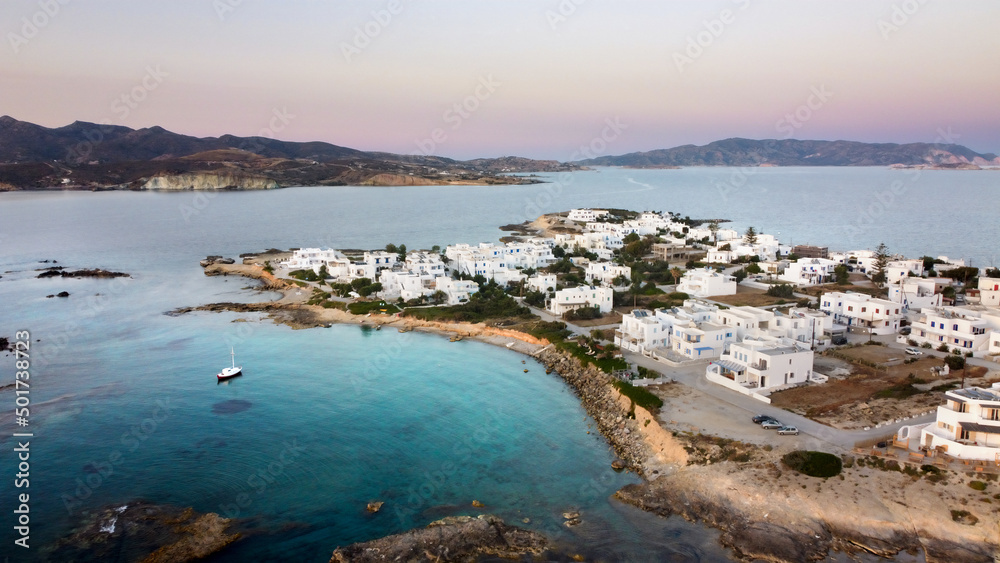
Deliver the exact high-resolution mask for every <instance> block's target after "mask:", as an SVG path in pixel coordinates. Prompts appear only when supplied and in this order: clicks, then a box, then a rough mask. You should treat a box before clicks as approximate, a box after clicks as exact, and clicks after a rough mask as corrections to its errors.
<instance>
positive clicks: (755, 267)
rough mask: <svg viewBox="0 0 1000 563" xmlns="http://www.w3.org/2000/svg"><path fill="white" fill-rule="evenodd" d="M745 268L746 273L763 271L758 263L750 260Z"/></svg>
mask: <svg viewBox="0 0 1000 563" xmlns="http://www.w3.org/2000/svg"><path fill="white" fill-rule="evenodd" d="M746 270H747V273H748V274H759V273H761V272H763V271H764V270H762V269H761V268H760V266H759V265H758V264H757V263H756V262H751V263H750V264H749V265H748V266H747V267H746Z"/></svg>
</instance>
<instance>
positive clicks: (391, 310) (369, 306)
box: [347, 301, 399, 315]
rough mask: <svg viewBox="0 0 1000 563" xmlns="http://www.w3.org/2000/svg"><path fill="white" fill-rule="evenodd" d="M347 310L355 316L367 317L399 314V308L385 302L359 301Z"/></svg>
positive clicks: (350, 305)
mask: <svg viewBox="0 0 1000 563" xmlns="http://www.w3.org/2000/svg"><path fill="white" fill-rule="evenodd" d="M347 310H348V311H350V312H351V313H352V314H355V315H366V314H368V313H375V314H378V313H385V314H387V315H392V314H395V313H398V312H399V307H397V306H395V305H393V304H392V303H386V302H385V301H358V302H357V303H351V304H349V305H348V306H347Z"/></svg>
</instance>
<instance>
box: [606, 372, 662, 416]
mask: <svg viewBox="0 0 1000 563" xmlns="http://www.w3.org/2000/svg"><path fill="white" fill-rule="evenodd" d="M611 383H612V384H614V386H615V388H616V389H618V390H619V391H621V393H622V395H625V396H626V397H628V398H629V399H632V402H633V403H635V404H637V405H639V406H640V407H642V408H644V409H646V410H649V411H653V410H656V409H659V408H660V407H662V406H663V401H662V400H661V399H660V398H659V397H657V396H656V395H654V394H652V393H650V392H649V391H647V390H646V389H644V388H642V387H636V386H634V385H632V384H631V383H626V382H624V381H620V380H618V379H615V380H612V382H611Z"/></svg>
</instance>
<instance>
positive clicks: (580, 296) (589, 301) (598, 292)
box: [548, 286, 614, 316]
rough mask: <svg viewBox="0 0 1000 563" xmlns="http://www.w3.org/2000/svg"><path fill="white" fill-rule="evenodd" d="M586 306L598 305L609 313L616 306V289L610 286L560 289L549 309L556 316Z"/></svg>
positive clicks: (550, 302) (599, 308)
mask: <svg viewBox="0 0 1000 563" xmlns="http://www.w3.org/2000/svg"><path fill="white" fill-rule="evenodd" d="M584 307H596V308H597V309H598V310H600V312H601V313H607V312H609V311H611V309H612V308H613V307H614V290H612V289H611V288H610V287H592V286H591V287H588V286H580V287H571V288H569V289H560V290H559V291H557V292H556V294H555V296H554V297H553V298H552V299H550V300H549V307H548V308H549V311H550V312H551V313H552V314H553V315H556V316H562V315H563V314H564V313H567V312H569V311H573V310H576V309H582V308H584Z"/></svg>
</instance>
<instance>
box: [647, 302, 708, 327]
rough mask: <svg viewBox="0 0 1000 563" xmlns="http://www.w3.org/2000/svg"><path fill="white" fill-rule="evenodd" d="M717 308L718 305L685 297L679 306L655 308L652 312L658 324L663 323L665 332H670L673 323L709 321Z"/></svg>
mask: <svg viewBox="0 0 1000 563" xmlns="http://www.w3.org/2000/svg"><path fill="white" fill-rule="evenodd" d="M718 310H719V307H718V306H716V305H713V304H711V303H706V302H704V301H699V300H697V299H686V300H684V304H683V305H682V306H681V307H672V308H670V309H657V310H656V311H655V312H654V313H653V314H654V315H655V316H656V319H657V320H658V321H660V324H661V325H663V328H664V329H666V331H667V333H668V334H670V333H672V332H673V328H674V325H678V324H688V323H691V322H695V323H702V322H707V321H711V320H712V314H713V313H714V312H715V311H718Z"/></svg>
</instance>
